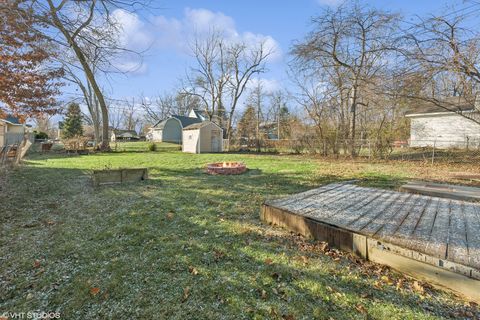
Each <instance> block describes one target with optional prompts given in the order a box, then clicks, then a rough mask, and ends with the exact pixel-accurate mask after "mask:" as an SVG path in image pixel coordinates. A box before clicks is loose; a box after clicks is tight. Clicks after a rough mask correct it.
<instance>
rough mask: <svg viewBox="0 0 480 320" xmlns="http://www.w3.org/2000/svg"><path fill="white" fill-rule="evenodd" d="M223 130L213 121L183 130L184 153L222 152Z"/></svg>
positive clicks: (196, 124) (193, 125)
mask: <svg viewBox="0 0 480 320" xmlns="http://www.w3.org/2000/svg"><path fill="white" fill-rule="evenodd" d="M222 138H223V130H222V128H221V127H220V126H218V125H217V124H216V123H214V122H212V121H203V122H200V123H195V124H192V125H189V126H187V127H185V128H183V143H182V151H183V152H190V153H204V152H222V144H223V139H222Z"/></svg>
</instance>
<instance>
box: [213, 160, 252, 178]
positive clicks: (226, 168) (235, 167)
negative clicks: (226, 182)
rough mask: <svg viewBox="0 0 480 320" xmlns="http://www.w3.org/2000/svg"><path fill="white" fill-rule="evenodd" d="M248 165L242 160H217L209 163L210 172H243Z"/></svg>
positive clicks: (226, 173)
mask: <svg viewBox="0 0 480 320" xmlns="http://www.w3.org/2000/svg"><path fill="white" fill-rule="evenodd" d="M245 171H247V166H246V165H245V164H244V163H242V162H216V163H209V164H207V173H208V174H223V175H228V174H242V173H244V172H245Z"/></svg>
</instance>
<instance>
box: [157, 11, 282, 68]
mask: <svg viewBox="0 0 480 320" xmlns="http://www.w3.org/2000/svg"><path fill="white" fill-rule="evenodd" d="M153 23H154V25H155V26H156V31H155V34H156V36H157V40H158V42H157V44H158V45H160V46H162V47H169V48H171V47H174V48H176V49H177V50H179V51H181V52H183V53H186V52H188V50H189V43H191V42H192V40H193V39H194V37H200V38H201V37H203V36H207V35H208V34H209V33H210V32H212V31H215V32H220V33H221V34H222V35H223V36H224V38H225V40H226V41H227V42H244V43H246V44H247V45H249V46H252V47H253V46H255V45H259V44H260V43H262V42H263V43H265V46H266V49H267V50H268V51H270V52H272V54H271V55H270V60H275V59H279V58H280V57H281V56H282V51H281V49H280V46H279V44H278V42H277V41H276V40H275V39H274V38H273V37H271V36H268V35H263V34H259V33H253V32H250V31H246V32H242V33H241V32H239V31H238V30H237V28H236V26H235V21H234V19H233V18H232V17H230V16H227V15H225V14H223V13H222V12H213V11H210V10H207V9H191V8H186V9H185V11H184V15H183V17H182V18H181V19H176V18H166V17H164V16H157V17H155V18H154V21H153Z"/></svg>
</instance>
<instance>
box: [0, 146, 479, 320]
mask: <svg viewBox="0 0 480 320" xmlns="http://www.w3.org/2000/svg"><path fill="white" fill-rule="evenodd" d="M121 148H122V149H121ZM121 148H117V152H113V153H107V154H94V155H85V156H66V155H63V154H55V153H53V154H47V155H40V154H32V155H30V156H29V157H28V158H27V159H26V161H25V164H24V165H23V166H22V167H20V168H18V169H15V170H14V171H12V172H10V173H9V174H8V175H7V176H6V181H3V184H4V186H3V187H2V189H1V190H2V192H1V194H0V203H1V210H0V219H1V229H0V230H1V232H0V246H1V255H0V256H1V260H0V315H1V314H2V313H4V312H28V311H59V312H60V313H61V315H62V318H61V319H252V318H253V319H365V318H370V319H439V318H454V317H463V318H465V317H469V316H472V317H473V316H475V315H480V314H479V313H478V309H476V307H475V306H473V305H469V304H468V303H466V302H464V301H462V300H461V299H459V298H456V297H455V296H453V295H452V294H449V293H445V292H442V291H438V290H435V289H432V288H430V287H429V286H428V285H427V284H422V285H421V286H418V285H416V284H414V281H413V280H412V279H408V278H405V277H403V276H402V275H400V274H399V273H396V272H394V271H391V270H388V269H387V268H383V267H381V266H378V265H375V264H371V263H363V262H361V261H358V260H357V259H355V258H354V257H352V256H350V255H348V254H342V253H339V252H337V251H334V250H323V247H322V245H321V244H319V243H316V242H313V241H308V240H304V239H302V238H300V237H297V236H295V235H292V234H290V233H289V232H287V231H285V230H282V229H279V228H273V227H271V226H267V225H263V224H262V223H261V222H260V221H259V219H258V214H259V209H260V205H261V204H262V202H263V201H264V199H266V198H270V197H280V196H284V195H287V194H291V193H296V192H300V191H304V190H307V189H309V188H313V187H317V186H318V185H320V184H324V183H328V182H332V181H338V180H349V179H361V183H362V184H365V185H370V186H377V187H385V188H392V187H395V186H398V185H399V184H400V183H402V182H403V181H405V180H406V179H409V178H422V177H423V178H432V179H434V180H445V179H446V178H445V177H447V173H448V172H449V171H451V170H452V168H450V167H448V166H440V165H439V166H432V165H429V164H422V163H415V164H410V163H403V162H379V163H373V164H372V163H370V164H369V163H355V162H351V161H334V160H328V161H327V160H321V159H314V158H309V157H305V156H303V157H301V156H275V155H242V154H202V155H194V154H185V153H181V152H179V151H175V150H176V147H175V146H173V147H172V146H168V145H163V147H162V148H159V151H157V152H146V151H145V150H146V143H130V144H124V145H123V146H122V147H121ZM122 150H126V151H125V152H121V151H122ZM224 160H229V161H230V160H233V161H243V162H245V163H246V164H247V165H248V167H249V168H250V170H249V171H248V172H247V173H245V174H243V175H240V176H209V175H206V174H205V173H204V170H203V168H204V166H205V164H206V163H208V162H212V161H224ZM141 166H146V167H148V168H149V170H150V171H149V176H150V179H149V180H147V181H144V182H138V183H132V184H125V185H114V186H102V187H99V188H96V189H95V188H93V187H92V182H91V177H90V171H91V170H92V169H102V168H105V167H110V168H116V167H141ZM459 170H462V171H471V170H473V169H472V168H471V167H457V168H455V171H459ZM4 178H5V177H4ZM0 181H2V180H1V179H0ZM423 289H425V292H422V290H423Z"/></svg>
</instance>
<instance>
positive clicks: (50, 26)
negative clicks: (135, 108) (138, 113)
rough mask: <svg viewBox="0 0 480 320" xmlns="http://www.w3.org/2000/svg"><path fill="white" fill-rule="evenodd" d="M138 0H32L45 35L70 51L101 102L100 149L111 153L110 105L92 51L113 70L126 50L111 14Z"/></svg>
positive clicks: (135, 3) (128, 6)
mask: <svg viewBox="0 0 480 320" xmlns="http://www.w3.org/2000/svg"><path fill="white" fill-rule="evenodd" d="M139 3H141V2H139V1H135V2H132V3H128V2H125V1H120V0H91V1H74V0H62V1H60V0H58V1H55V0H46V1H40V0H33V1H31V8H32V10H33V12H35V13H36V18H37V19H38V21H40V22H41V23H42V24H43V26H45V30H44V32H43V33H44V34H45V35H46V36H48V37H49V38H50V39H51V40H52V41H54V42H55V43H57V44H58V45H59V46H62V47H63V48H64V49H66V51H67V52H71V53H72V56H73V57H75V59H76V62H77V63H78V66H79V68H80V69H81V71H82V73H83V75H84V76H85V78H86V79H87V81H88V83H89V85H90V86H91V90H92V92H93V94H94V95H95V99H96V100H97V101H98V105H99V107H100V112H101V116H102V144H101V149H103V150H108V149H109V148H110V147H109V139H108V123H109V121H108V106H107V102H106V99H105V97H104V94H103V92H102V90H101V87H100V84H99V79H98V78H97V76H96V75H95V72H94V70H93V67H92V65H91V64H90V60H89V56H88V55H89V52H90V50H91V48H99V49H100V48H101V49H102V50H103V52H107V51H108V53H109V54H108V55H104V59H103V60H102V62H104V63H105V69H104V70H107V68H112V64H111V58H112V56H114V55H115V54H118V53H119V52H121V51H125V49H124V48H121V47H120V46H119V41H118V38H117V35H118V33H119V32H118V29H119V25H118V22H117V21H115V19H114V18H113V17H112V15H111V11H112V10H114V9H116V8H122V9H124V10H129V9H132V8H133V6H135V5H138V4H139Z"/></svg>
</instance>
